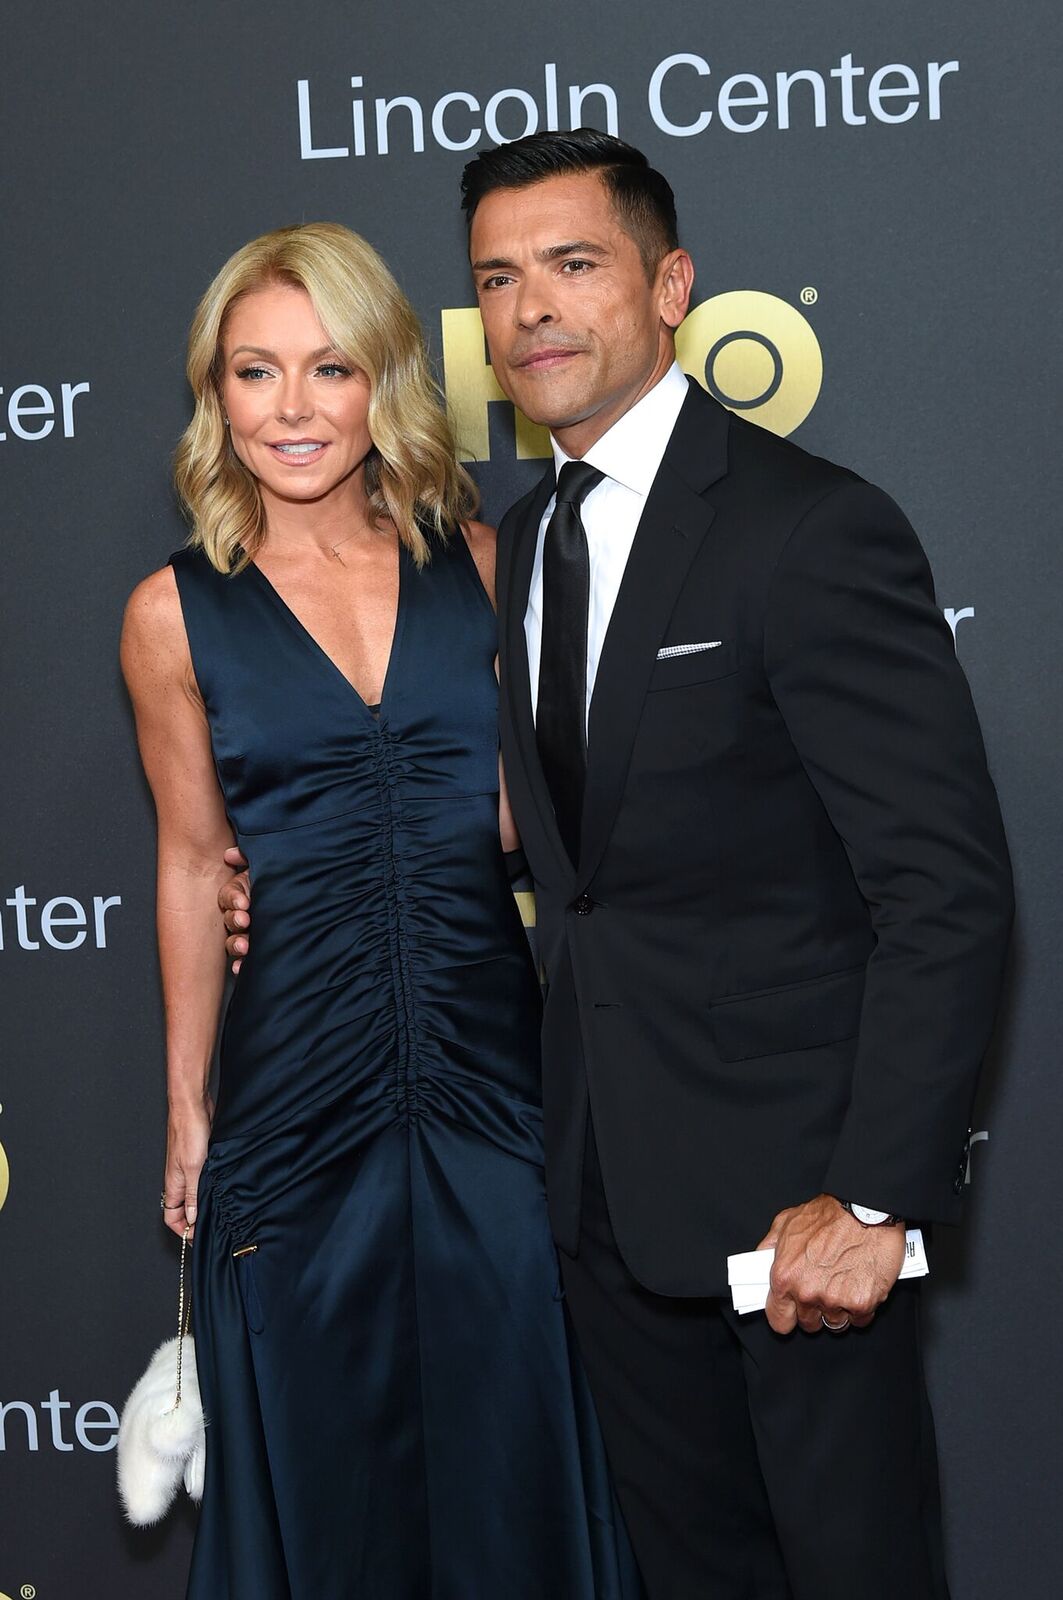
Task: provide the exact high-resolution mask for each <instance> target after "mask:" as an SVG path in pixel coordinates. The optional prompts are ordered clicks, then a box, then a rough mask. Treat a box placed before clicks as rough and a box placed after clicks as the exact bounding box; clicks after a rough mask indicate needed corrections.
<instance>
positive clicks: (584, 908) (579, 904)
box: [572, 894, 594, 917]
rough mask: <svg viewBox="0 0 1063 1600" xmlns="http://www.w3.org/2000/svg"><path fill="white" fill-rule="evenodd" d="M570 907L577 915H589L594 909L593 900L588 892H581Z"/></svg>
mask: <svg viewBox="0 0 1063 1600" xmlns="http://www.w3.org/2000/svg"><path fill="white" fill-rule="evenodd" d="M572 909H573V911H574V912H575V913H576V915H577V917H589V916H590V914H591V912H592V911H593V910H594V901H593V900H592V899H591V897H590V895H589V894H581V895H580V897H579V899H578V900H574V901H573V902H572Z"/></svg>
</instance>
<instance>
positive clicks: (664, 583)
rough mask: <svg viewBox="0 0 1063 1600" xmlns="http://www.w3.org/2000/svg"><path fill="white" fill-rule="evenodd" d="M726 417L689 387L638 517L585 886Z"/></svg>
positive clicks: (607, 665)
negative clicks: (640, 514)
mask: <svg viewBox="0 0 1063 1600" xmlns="http://www.w3.org/2000/svg"><path fill="white" fill-rule="evenodd" d="M728 420H729V419H728V413H727V412H726V411H725V410H724V409H723V407H722V406H719V405H717V404H716V402H715V401H712V400H710V399H709V397H708V396H707V395H706V394H705V393H704V392H703V391H702V390H701V389H700V388H699V387H698V386H697V385H696V384H695V383H693V381H691V385H690V391H689V393H688V395H687V398H686V400H685V401H684V404H683V409H682V410H681V412H680V413H679V418H678V420H677V422H676V425H675V428H674V430H673V432H672V437H671V439H670V440H669V443H668V448H667V450H666V451H665V453H664V459H663V460H662V462H661V465H660V468H659V470H658V472H657V476H656V478H655V479H654V481H653V487H652V488H651V490H650V493H649V495H648V496H647V499H646V504H645V507H644V508H643V513H642V516H641V518H640V519H639V525H638V529H637V531H636V533H635V541H634V543H633V545H632V547H631V555H630V557H629V558H628V563H627V567H626V569H625V571H624V578H623V582H622V583H621V585H620V592H619V594H618V595H617V600H616V605H615V607H614V609H613V614H612V617H611V619H610V622H609V628H608V631H607V633H606V636H605V643H604V645H603V647H602V655H601V660H600V661H599V664H598V673H597V677H596V679H595V685H594V694H593V697H592V700H591V709H590V722H589V731H588V763H587V789H586V794H585V797H584V806H583V832H582V839H581V847H580V862H579V873H578V880H579V881H578V885H577V887H578V889H583V888H585V887H586V885H587V884H588V883H589V882H590V880H591V879H592V878H593V876H594V874H595V872H596V871H597V869H598V865H599V863H600V861H601V859H602V854H603V852H604V850H605V847H606V845H607V844H608V842H609V835H610V833H611V832H612V828H613V824H614V822H615V819H616V814H617V810H618V808H619V806H620V801H621V797H622V795H623V790H624V783H625V780H626V778H627V770H628V765H629V763H630V760H631V750H632V746H633V744H634V742H635V733H636V730H637V728H638V722H639V717H640V715H641V713H642V703H643V700H644V699H645V696H646V689H647V687H648V684H649V680H650V674H651V673H652V671H653V667H654V663H655V661H656V658H657V651H658V649H659V647H660V644H661V641H662V639H663V638H664V636H665V632H666V630H667V627H668V620H669V618H670V617H671V614H672V611H673V610H674V608H675V604H676V601H677V599H678V597H679V594H680V591H681V590H682V587H683V584H684V582H685V580H686V576H687V573H688V572H689V570H690V567H691V564H692V562H693V561H694V558H695V557H696V555H697V553H698V551H699V550H700V548H701V545H702V542H703V540H704V538H705V535H706V533H707V532H708V529H709V525H710V524H711V522H712V519H713V516H714V515H715V512H714V509H713V507H712V506H711V505H710V504H709V502H708V501H707V500H704V499H702V492H703V491H704V490H705V489H706V488H708V486H709V485H710V484H711V483H713V482H715V481H716V479H718V478H720V477H722V476H723V474H724V473H725V472H726V470H727V428H728ZM543 503H544V504H545V502H543ZM540 514H541V513H540ZM529 570H530V569H529ZM522 615H523V613H522ZM525 666H526V663H525ZM529 722H530V717H529ZM543 787H544V790H545V784H544V785H543ZM546 803H547V805H549V796H547V797H546Z"/></svg>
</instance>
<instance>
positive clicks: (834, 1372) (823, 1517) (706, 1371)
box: [561, 1128, 948, 1600]
mask: <svg viewBox="0 0 1063 1600" xmlns="http://www.w3.org/2000/svg"><path fill="white" fill-rule="evenodd" d="M766 1220H767V1221H770V1218H769V1219H766ZM753 1242H755V1241H753ZM743 1247H747V1248H748V1247H750V1245H749V1241H744V1240H741V1239H736V1240H735V1248H736V1249H741V1248H743ZM561 1264H562V1272H563V1277H564V1284H565V1291H566V1296H567V1300H568V1306H569V1311H570V1313H571V1317H572V1321H573V1325H574V1327H575V1330H576V1337H577V1340H578V1343H579V1347H580V1352H581V1355H582V1357H583V1361H584V1365H585V1367H586V1369H587V1374H588V1377H589V1379H590V1384H591V1389H592V1391H593V1393H594V1398H595V1402H596V1404H597V1408H598V1414H599V1417H600V1420H601V1426H602V1430H603V1433H604V1435H605V1443H606V1449H607V1452H608V1455H609V1459H610V1464H611V1467H612V1470H613V1474H614V1478H615V1481H616V1487H617V1492H618V1494H619V1497H620V1504H621V1506H622V1508H623V1511H624V1516H625V1518H626V1521H627V1525H628V1531H629V1533H630V1535H631V1540H632V1543H633V1545H634V1548H635V1554H636V1556H637V1558H638V1561H639V1565H640V1567H641V1569H642V1575H643V1578H644V1580H645V1584H646V1589H647V1594H648V1597H649V1600H898V1597H903V1600H948V1586H947V1584H946V1580H945V1570H944V1562H943V1557H942V1540H941V1526H940V1503H939V1496H938V1487H937V1456H936V1449H935V1444H934V1426H933V1420H932V1418H931V1415H930V1406H929V1403H928V1400H927V1395H926V1386H925V1383H924V1379H923V1365H922V1356H921V1349H920V1333H919V1292H918V1289H917V1288H916V1286H915V1285H912V1284H900V1285H898V1286H897V1288H896V1289H895V1290H894V1292H893V1294H892V1295H891V1296H890V1298H889V1300H888V1301H887V1302H886V1304H885V1306H884V1307H883V1308H882V1309H881V1310H880V1312H879V1314H878V1315H877V1316H876V1318H875V1320H874V1322H873V1323H872V1324H871V1326H870V1327H869V1328H866V1329H862V1330H856V1329H850V1330H849V1331H848V1332H847V1333H844V1334H830V1333H827V1332H823V1333H820V1334H816V1335H815V1336H810V1335H808V1334H804V1333H802V1332H801V1331H800V1330H797V1331H796V1332H794V1333H793V1334H791V1335H789V1336H788V1337H785V1338H784V1337H782V1336H780V1335H778V1334H775V1333H773V1332H772V1331H771V1329H770V1328H769V1327H768V1325H767V1322H766V1320H765V1318H764V1317H763V1316H762V1315H758V1314H757V1313H753V1314H752V1315H751V1316H748V1317H739V1316H738V1315H737V1314H736V1313H735V1312H734V1311H733V1309H732V1308H731V1306H730V1303H729V1302H724V1301H722V1300H715V1299H712V1300H678V1299H670V1298H666V1297H664V1296H662V1295H654V1294H651V1293H650V1292H649V1291H648V1290H646V1289H644V1288H642V1287H641V1285H640V1284H638V1283H637V1282H636V1280H635V1279H634V1278H633V1277H632V1276H631V1274H630V1272H629V1271H628V1270H627V1268H626V1267H625V1265H624V1263H623V1260H622V1259H621V1257H620V1254H619V1251H618V1250H617V1246H616V1241H615V1239H614V1237H613V1231H612V1228H611V1226H610V1222H609V1214H608V1208H607V1206H606V1201H605V1194H604V1191H603V1188H602V1180H601V1172H600V1169H599V1166H598V1160H597V1153H596V1151H595V1147H594V1140H593V1135H592V1133H591V1131H590V1129H589V1128H588V1137H587V1149H586V1158H585V1163H584V1176H583V1212H582V1224H581V1235H580V1242H579V1251H578V1255H576V1256H575V1257H570V1256H567V1255H565V1254H564V1253H562V1256H561Z"/></svg>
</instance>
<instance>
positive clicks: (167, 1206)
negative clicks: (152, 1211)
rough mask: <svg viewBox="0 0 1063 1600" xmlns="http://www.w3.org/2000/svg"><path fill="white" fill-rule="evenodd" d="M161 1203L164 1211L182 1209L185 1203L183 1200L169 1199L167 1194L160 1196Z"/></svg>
mask: <svg viewBox="0 0 1063 1600" xmlns="http://www.w3.org/2000/svg"><path fill="white" fill-rule="evenodd" d="M159 1204H160V1206H161V1207H162V1209H163V1210H164V1211H180V1209H181V1207H182V1206H183V1205H184V1201H183V1200H167V1198H166V1196H165V1195H160V1196H159Z"/></svg>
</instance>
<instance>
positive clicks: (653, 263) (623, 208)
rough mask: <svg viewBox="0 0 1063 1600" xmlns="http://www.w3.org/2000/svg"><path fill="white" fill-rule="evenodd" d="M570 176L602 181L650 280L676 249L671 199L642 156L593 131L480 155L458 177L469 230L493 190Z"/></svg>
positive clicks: (536, 136)
mask: <svg viewBox="0 0 1063 1600" xmlns="http://www.w3.org/2000/svg"><path fill="white" fill-rule="evenodd" d="M570 172H597V173H599V174H600V175H601V179H602V182H603V183H604V184H605V187H606V189H607V190H608V193H609V197H610V199H611V200H612V203H613V206H614V208H615V210H616V213H617V216H618V217H619V219H620V223H621V226H622V227H623V229H624V232H625V233H627V234H628V235H629V236H630V237H631V238H632V239H633V240H634V241H635V244H636V245H637V246H638V252H639V255H640V256H641V257H642V264H643V266H644V267H645V269H646V273H647V275H648V276H649V277H651V278H652V277H653V274H654V273H655V272H656V270H657V264H658V262H659V261H660V259H661V257H662V256H665V255H667V254H668V252H669V250H675V249H676V248H677V246H678V244H679V235H678V228H677V223H676V216H675V195H674V194H673V193H672V189H671V185H670V184H669V182H668V180H667V178H664V177H662V176H661V174H660V173H659V172H657V171H655V170H654V168H653V167H651V166H650V164H649V162H648V161H647V159H646V157H645V156H644V155H643V154H642V151H641V150H636V149H635V147H634V146H633V145H630V144H625V143H624V141H623V140H622V139H614V138H613V136H612V135H611V134H608V133H599V131H598V129H597V128H574V129H573V131H572V132H571V133H530V134H528V135H527V137H526V138H524V139H515V140H514V141H513V143H512V144H503V145H499V147H498V148H497V149H496V150H481V151H480V152H479V154H478V155H477V156H475V157H474V159H473V160H472V161H470V162H469V164H468V166H467V167H466V168H465V171H464V172H463V173H462V175H461V206H462V210H463V211H464V212H465V219H466V222H467V223H468V226H469V227H470V228H471V227H472V219H473V217H474V216H475V214H476V207H477V206H478V205H479V204H480V201H481V200H482V199H483V198H484V196H485V195H489V194H491V193H493V192H494V190H495V189H524V188H527V187H528V186H529V185H530V184H533V183H542V182H543V181H544V179H546V178H559V177H563V176H564V175H565V174H567V173H570Z"/></svg>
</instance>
